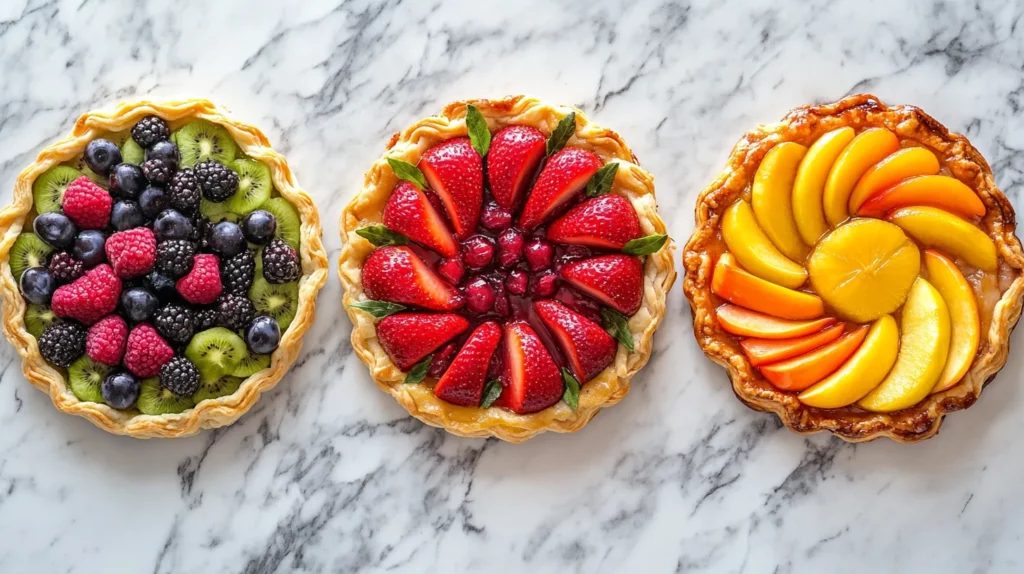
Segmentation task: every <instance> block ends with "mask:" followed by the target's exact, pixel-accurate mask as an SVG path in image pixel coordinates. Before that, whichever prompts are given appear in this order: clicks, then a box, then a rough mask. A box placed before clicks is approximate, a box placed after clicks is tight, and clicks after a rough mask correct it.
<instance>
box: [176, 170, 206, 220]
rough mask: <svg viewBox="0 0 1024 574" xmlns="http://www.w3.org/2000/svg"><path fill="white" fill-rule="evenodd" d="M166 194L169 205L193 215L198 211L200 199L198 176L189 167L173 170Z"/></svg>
mask: <svg viewBox="0 0 1024 574" xmlns="http://www.w3.org/2000/svg"><path fill="white" fill-rule="evenodd" d="M167 194H168V195H169V196H170V202H171V207H173V208H174V209H177V210H178V211H180V212H182V213H184V214H185V215H188V216H193V215H195V214H196V212H198V211H199V200H200V199H202V193H201V190H200V188H199V178H197V177H196V174H195V172H193V171H192V170H191V169H190V168H187V167H183V168H181V169H179V170H178V171H176V172H174V175H173V176H172V177H171V182H170V183H169V184H168V185H167Z"/></svg>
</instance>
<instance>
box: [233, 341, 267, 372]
mask: <svg viewBox="0 0 1024 574" xmlns="http://www.w3.org/2000/svg"><path fill="white" fill-rule="evenodd" d="M269 366H270V355H260V354H257V353H253V352H252V349H249V348H248V347H246V353H245V356H244V357H242V360H241V361H239V362H238V365H237V366H236V367H235V370H233V371H231V374H232V375H234V376H236V377H242V378H243V379H244V378H246V377H249V376H252V375H255V374H256V373H258V372H259V371H262V370H263V369H266V368H267V367H269Z"/></svg>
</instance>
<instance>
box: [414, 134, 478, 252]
mask: <svg viewBox="0 0 1024 574" xmlns="http://www.w3.org/2000/svg"><path fill="white" fill-rule="evenodd" d="M419 167H420V171H422V172H423V175H424V176H426V178H427V181H428V182H429V183H430V188H431V189H433V190H434V192H435V193H437V195H438V196H439V197H440V198H441V202H442V203H443V204H444V208H445V210H446V211H447V212H448V219H450V220H451V222H452V227H453V228H454V229H455V236H456V237H458V238H459V239H465V238H467V237H469V236H470V235H472V234H473V230H475V229H476V223H477V220H479V219H480V206H481V205H483V202H484V162H483V160H482V159H480V154H478V153H476V150H475V149H473V146H472V145H471V144H470V143H469V138H455V139H453V140H448V141H446V142H443V143H440V144H438V145H436V146H434V147H432V148H430V149H428V150H427V153H425V154H423V157H421V158H420V164H419Z"/></svg>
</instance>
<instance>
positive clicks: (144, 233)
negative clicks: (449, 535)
mask: <svg viewBox="0 0 1024 574" xmlns="http://www.w3.org/2000/svg"><path fill="white" fill-rule="evenodd" d="M104 250H105V251H106V252H107V261H109V262H110V264H111V265H112V266H113V267H114V273H117V276H118V277H120V278H122V279H131V278H133V277H138V276H140V275H145V274H146V273H149V272H150V271H152V270H153V264H154V263H156V236H154V235H153V232H152V231H151V230H150V229H148V228H146V227H136V228H135V229H129V230H128V231H118V232H116V233H114V234H112V235H111V236H110V237H108V238H107V243H106V244H105V245H104Z"/></svg>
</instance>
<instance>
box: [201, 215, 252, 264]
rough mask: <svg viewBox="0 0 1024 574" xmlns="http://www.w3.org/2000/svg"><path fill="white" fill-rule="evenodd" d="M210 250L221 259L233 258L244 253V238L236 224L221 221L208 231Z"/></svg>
mask: <svg viewBox="0 0 1024 574" xmlns="http://www.w3.org/2000/svg"><path fill="white" fill-rule="evenodd" d="M210 249H212V250H214V251H216V252H217V253H219V254H220V255H221V256H223V257H234V256H235V255H238V254H239V253H241V252H242V251H245V249H246V245H245V236H244V235H242V229H241V228H240V227H238V224H237V223H231V222H230V221H221V222H220V223H218V224H216V225H214V226H213V229H211V230H210Z"/></svg>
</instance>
